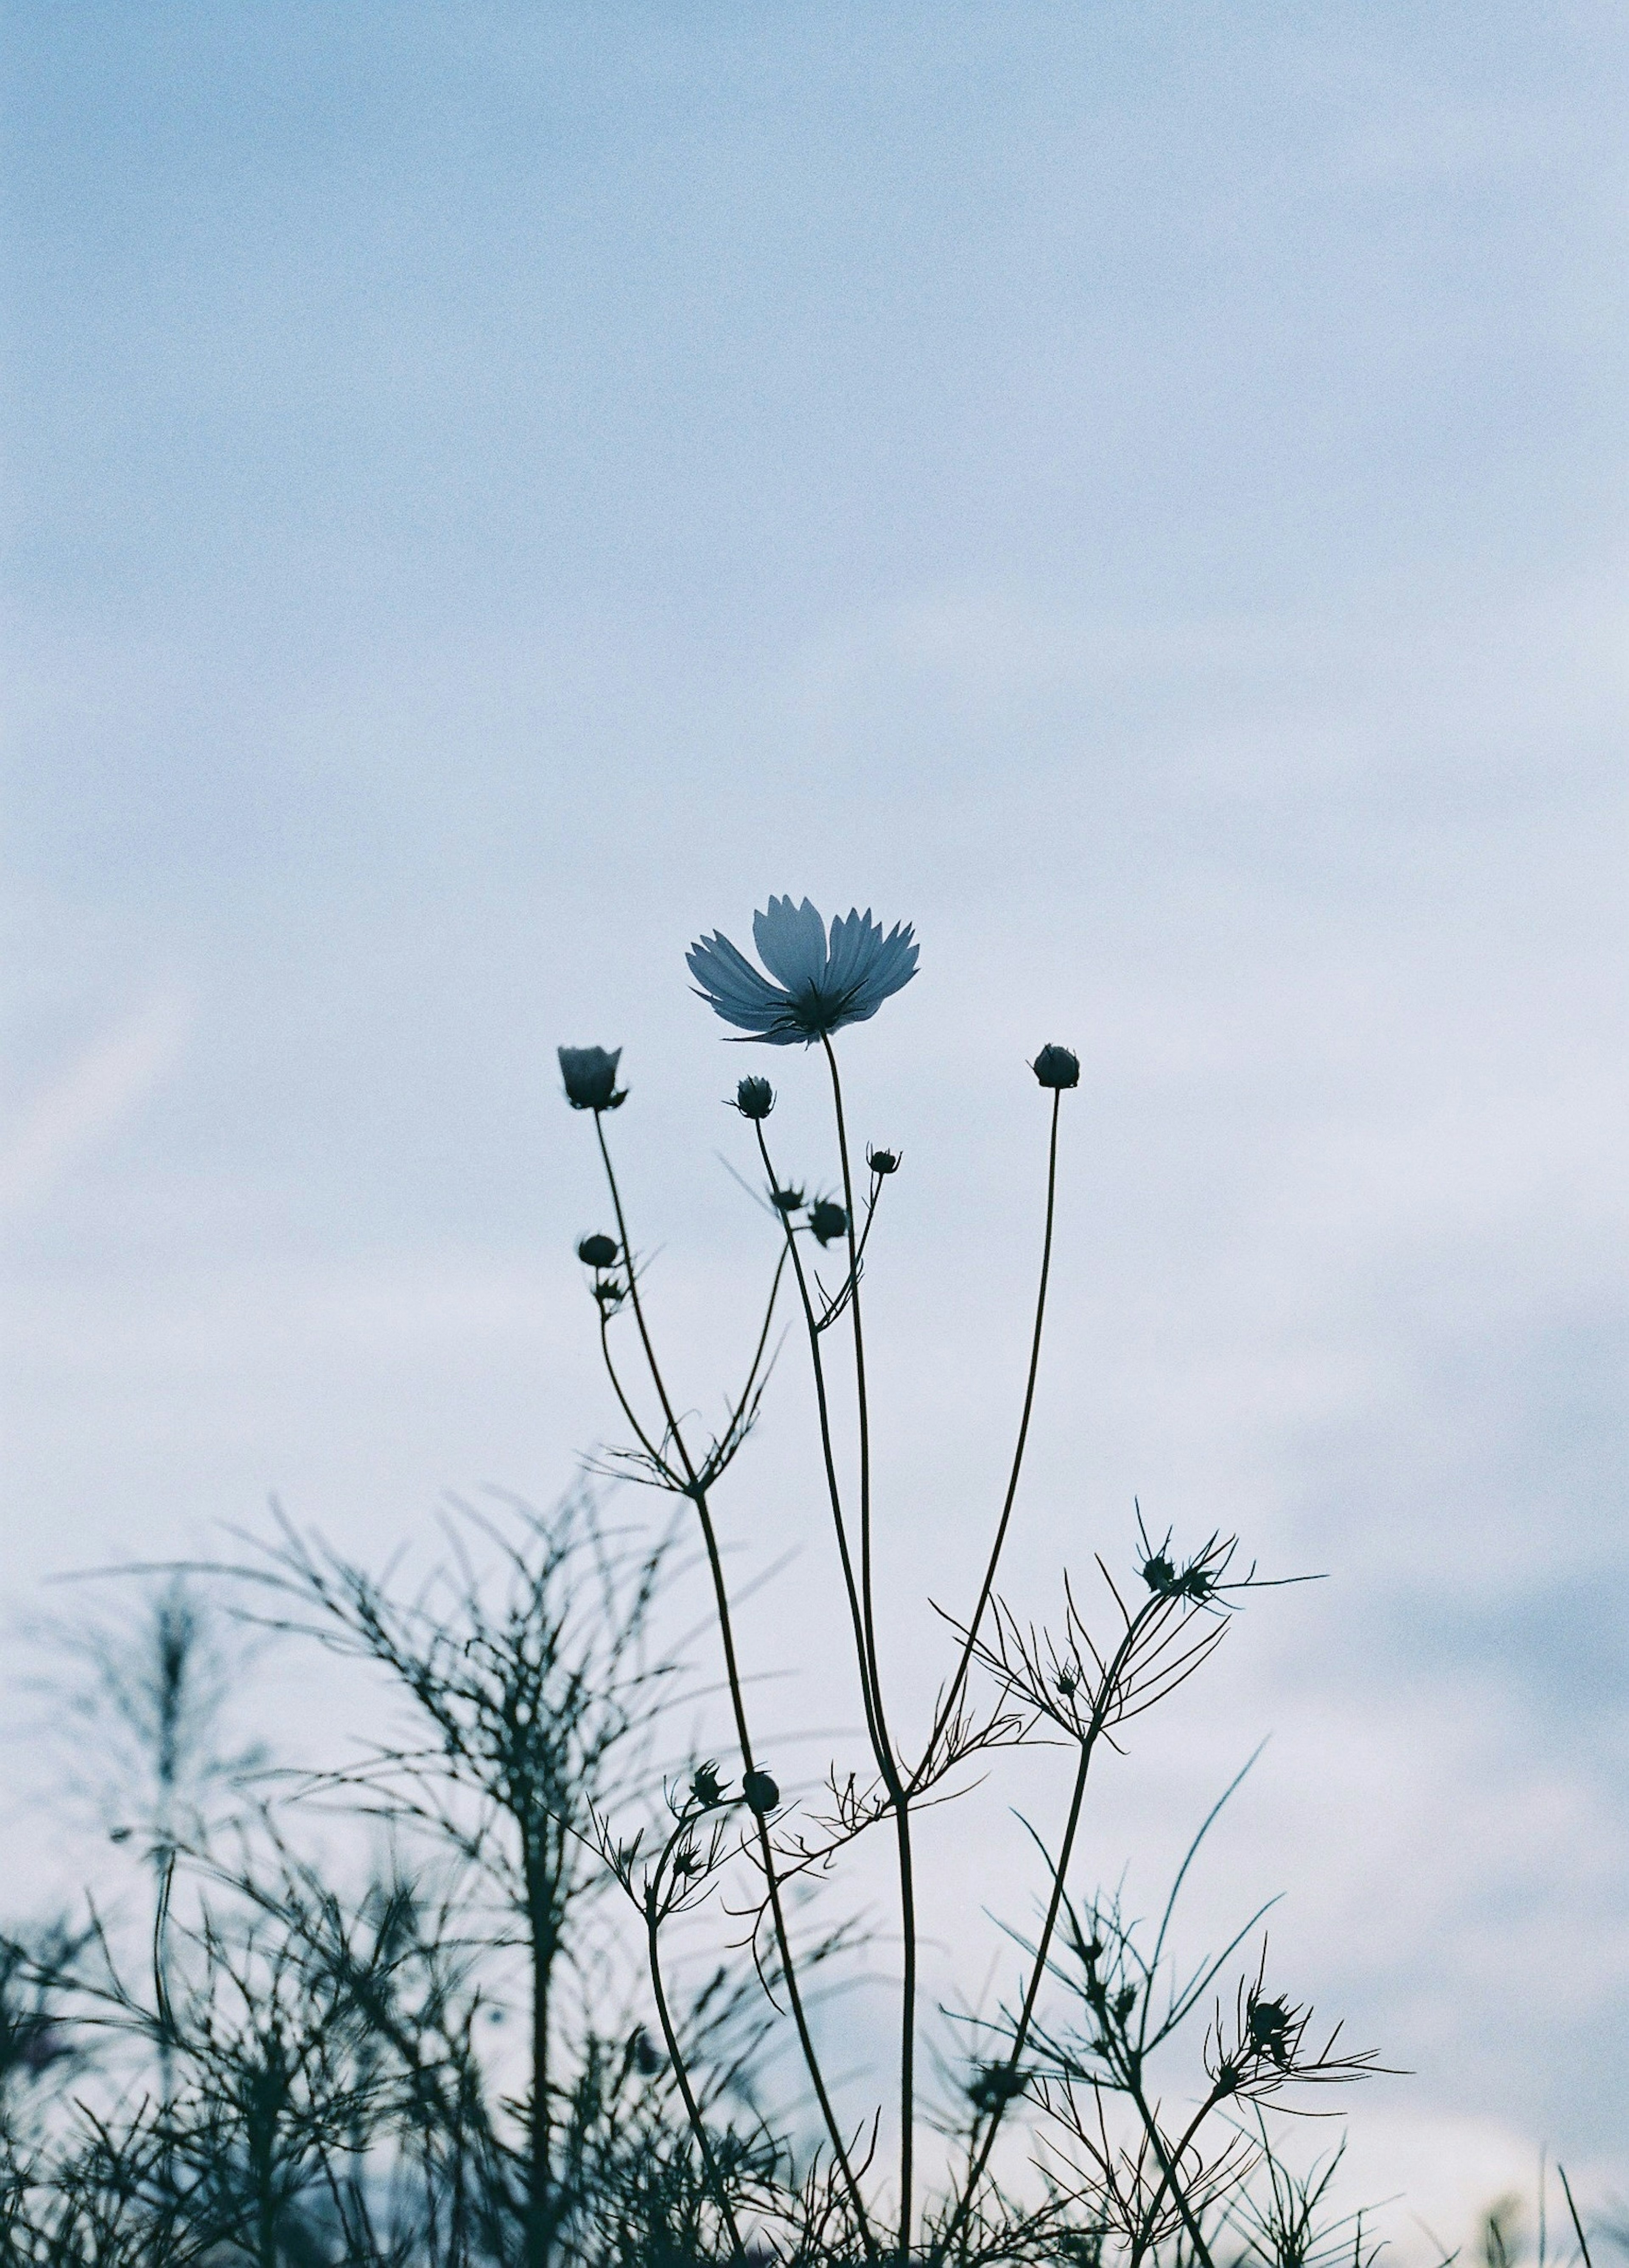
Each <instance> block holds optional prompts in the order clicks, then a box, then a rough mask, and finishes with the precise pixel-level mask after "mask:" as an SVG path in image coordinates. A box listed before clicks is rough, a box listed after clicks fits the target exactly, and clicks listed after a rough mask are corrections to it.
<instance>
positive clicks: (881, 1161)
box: [865, 1150, 899, 1174]
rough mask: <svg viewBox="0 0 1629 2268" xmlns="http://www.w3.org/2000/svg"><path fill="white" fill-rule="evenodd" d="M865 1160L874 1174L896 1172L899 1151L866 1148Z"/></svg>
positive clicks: (897, 1170)
mask: <svg viewBox="0 0 1629 2268" xmlns="http://www.w3.org/2000/svg"><path fill="white" fill-rule="evenodd" d="M865 1162H866V1164H867V1165H868V1166H869V1167H870V1169H871V1171H872V1172H873V1173H874V1174H897V1173H898V1172H899V1152H898V1151H897V1150H868V1151H867V1152H866V1153H865Z"/></svg>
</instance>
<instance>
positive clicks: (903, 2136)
mask: <svg viewBox="0 0 1629 2268" xmlns="http://www.w3.org/2000/svg"><path fill="white" fill-rule="evenodd" d="M820 1044H821V1046H822V1047H823V1048H824V1049H826V1063H827V1064H828V1065H829V1066H830V1069H831V1073H832V1107H833V1111H834V1112H835V1114H836V1118H837V1152H838V1157H839V1159H840V1162H841V1165H842V1170H843V1207H844V1211H845V1212H846V1213H847V1215H848V1307H849V1313H850V1314H851V1315H852V1317H853V1319H854V1366H855V1407H856V1410H857V1411H858V1418H859V1445H860V1602H861V1609H862V1617H863V1623H864V1642H865V1650H866V1655H867V1659H868V1661H869V1662H870V1673H871V1690H872V1693H873V1695H874V1696H875V1697H876V1705H877V1723H878V1727H879V1728H883V1711H882V1676H881V1673H880V1671H879V1668H878V1666H877V1620H876V1615H875V1611H874V1609H873V1605H872V1596H871V1420H870V1403H869V1400H868V1397H867V1394H866V1383H865V1329H864V1325H863V1324H862V1322H861V1318H860V1255H859V1249H858V1246H857V1244H856V1242H855V1204H854V1176H853V1175H852V1173H851V1172H850V1171H849V1166H848V1126H847V1124H846V1123H845V1120H844V1116H843V1083H842V1080H841V1079H840V1077H839V1075H838V1070H837V1056H836V1052H835V1050H834V1049H833V1046H832V1042H831V1037H830V1035H829V1034H828V1035H826V1036H824V1037H823V1038H822V1040H821V1042H820ZM878 1762H879V1764H881V1767H882V1773H883V1780H884V1786H886V1787H887V1790H888V1794H889V1798H890V1800H891V1802H892V1808H893V1815H894V1830H895V1835H896V1837H897V1840H898V1845H899V1930H900V1938H901V1942H902V1947H903V1958H902V1972H901V1977H900V1985H899V2254H900V2257H901V2258H902V2259H904V2258H906V2257H908V2255H909V2252H910V2249H911V2223H912V2218H913V2199H912V2182H913V2176H914V2157H915V2141H916V1881H915V1865H914V1858H913V1855H912V1850H911V1809H910V1801H911V1799H910V1790H909V1789H908V1788H907V1787H906V1784H905V1781H904V1779H903V1778H902V1776H901V1774H900V1771H899V1765H898V1764H897V1763H896V1761H895V1758H894V1754H893V1749H892V1743H891V1742H889V1740H888V1738H887V1734H886V1730H885V1728H884V1729H883V1740H882V1754H881V1756H879V1758H878Z"/></svg>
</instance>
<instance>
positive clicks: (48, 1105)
mask: <svg viewBox="0 0 1629 2268" xmlns="http://www.w3.org/2000/svg"><path fill="white" fill-rule="evenodd" d="M191 1023H192V1004H191V1003H190V1001H188V1000H187V998H186V997H185V996H184V995H183V994H181V993H180V992H174V991H167V992H160V993H156V994H154V995H153V996H152V997H151V998H150V999H148V1000H147V1001H145V1002H144V1003H143V1005H142V1006H140V1007H139V1008H137V1009H136V1010H135V1011H134V1012H133V1013H131V1014H128V1015H127V1016H125V1017H124V1018H122V1019H121V1021H120V1022H118V1023H117V1024H115V1025H114V1027H113V1028H112V1029H111V1030H109V1031H106V1032H104V1033H103V1034H102V1035H100V1037H99V1038H98V1039H96V1040H95V1041H93V1042H92V1044H91V1045H90V1046H89V1047H88V1048H86V1049H84V1051H83V1052H82V1053H81V1054H79V1055H78V1056H77V1057H75V1058H74V1060H73V1061H72V1062H71V1063H70V1064H68V1066H67V1068H66V1069H65V1070H62V1071H57V1072H56V1074H55V1076H54V1077H53V1078H51V1079H48V1080H47V1081H46V1083H45V1085H44V1086H41V1087H39V1088H37V1089H36V1090H35V1092H34V1093H33V1094H32V1095H31V1096H30V1097H29V1098H28V1100H27V1101H26V1102H25V1104H24V1106H23V1108H22V1109H21V1110H20V1112H19V1113H18V1116H17V1119H16V1121H15V1123H13V1124H12V1125H11V1128H10V1129H9V1130H7V1131H6V1133H5V1135H4V1138H0V1206H4V1207H16V1206H20V1205H23V1204H28V1203H29V1202H31V1201H32V1200H33V1199H34V1198H36V1197H40V1196H42V1195H43V1194H44V1193H45V1192H46V1191H47V1190H48V1189H50V1188H51V1187H52V1185H53V1184H54V1183H55V1182H56V1181H57V1179H58V1178H59V1176H60V1175H62V1173H63V1172H64V1171H66V1169H67V1168H68V1167H70V1165H71V1164H72V1162H73V1161H74V1160H75V1159H76V1158H78V1157H81V1156H83V1155H84V1152H86V1151H88V1150H91V1149H93V1148H94V1147H95V1146H96V1145H98V1144H99V1143H102V1142H106V1140H108V1139H109V1138H111V1137H112V1136H113V1135H114V1134H115V1133H116V1132H117V1131H118V1130H119V1129H120V1127H121V1126H123V1125H124V1124H126V1123H128V1120H129V1119H131V1118H132V1117H133V1116H135V1115H136V1112H137V1111H138V1110H139V1109H140V1108H141V1107H142V1105H143V1103H144V1102H145V1101H147V1099H148V1097H149V1096H150V1095H151V1094H153V1093H154V1092H155V1090H156V1089H157V1088H158V1086H160V1085H161V1084H162V1083H163V1081H164V1080H165V1078H167V1077H168V1075H169V1073H170V1072H171V1071H172V1070H173V1069H174V1067H175V1065H176V1064H177V1063H178V1062H179V1061H180V1057H181V1053H182V1050H183V1049H184V1048H185V1046H186V1042H187V1031H188V1029H189V1027H190V1026H191Z"/></svg>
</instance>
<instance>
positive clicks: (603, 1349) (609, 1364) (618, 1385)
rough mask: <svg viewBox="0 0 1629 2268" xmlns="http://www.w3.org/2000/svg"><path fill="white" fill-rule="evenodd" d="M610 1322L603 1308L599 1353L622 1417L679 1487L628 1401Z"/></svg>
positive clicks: (664, 1474) (661, 1471) (654, 1461)
mask: <svg viewBox="0 0 1629 2268" xmlns="http://www.w3.org/2000/svg"><path fill="white" fill-rule="evenodd" d="M610 1321H611V1319H610V1317H609V1316H608V1315H607V1314H606V1313H605V1308H604V1307H601V1309H600V1311H599V1351H600V1353H601V1355H602V1356H603V1357H604V1358H605V1375H606V1377H607V1378H608V1379H609V1380H610V1381H611V1388H612V1391H613V1393H614V1395H616V1397H617V1400H618V1401H619V1402H620V1404H621V1405H622V1415H623V1416H624V1417H625V1418H627V1422H628V1424H629V1425H631V1426H632V1427H633V1429H634V1433H635V1439H636V1440H637V1441H638V1443H639V1446H640V1447H641V1448H642V1450H643V1451H644V1453H645V1454H646V1456H648V1457H649V1460H650V1462H651V1464H652V1465H653V1466H654V1467H655V1469H656V1470H657V1472H658V1473H659V1474H660V1475H661V1476H662V1477H663V1478H664V1480H666V1481H668V1482H670V1483H671V1484H672V1485H673V1486H674V1487H677V1486H678V1485H679V1482H678V1478H677V1476H676V1475H675V1474H674V1472H673V1470H672V1469H671V1466H670V1465H669V1464H668V1462H667V1460H666V1458H665V1457H664V1456H663V1454H662V1453H661V1451H660V1450H659V1449H657V1447H655V1446H654V1444H653V1443H652V1441H651V1440H650V1436H649V1434H648V1433H647V1432H646V1431H645V1429H644V1427H643V1426H642V1425H641V1424H640V1422H639V1419H638V1417H637V1416H636V1415H635V1410H634V1405H633V1403H631V1402H630V1401H629V1400H628V1398H627V1391H626V1389H625V1388H624V1387H623V1384H622V1381H621V1380H620V1378H619V1377H618V1375H617V1366H616V1364H615V1363H614V1362H613V1360H612V1359H611V1337H610Z"/></svg>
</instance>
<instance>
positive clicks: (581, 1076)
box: [557, 1048, 627, 1110]
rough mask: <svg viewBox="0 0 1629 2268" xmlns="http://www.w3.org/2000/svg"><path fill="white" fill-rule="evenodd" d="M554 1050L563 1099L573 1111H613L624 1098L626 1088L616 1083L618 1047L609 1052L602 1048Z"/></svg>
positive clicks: (620, 1051)
mask: <svg viewBox="0 0 1629 2268" xmlns="http://www.w3.org/2000/svg"><path fill="white" fill-rule="evenodd" d="M557 1052H558V1054H559V1057H560V1076H561V1079H563V1080H564V1081H565V1086H566V1101H568V1102H569V1104H570V1105H571V1108H573V1109H574V1110H615V1109H616V1108H618V1107H619V1106H620V1104H622V1103H624V1102H626V1101H627V1088H626V1087H622V1088H620V1089H619V1088H618V1086H617V1064H618V1061H619V1060H620V1057H621V1053H622V1050H621V1049H620V1048H613V1049H611V1050H610V1052H609V1054H607V1052H606V1051H605V1049H604V1048H561V1049H558V1050H557Z"/></svg>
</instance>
